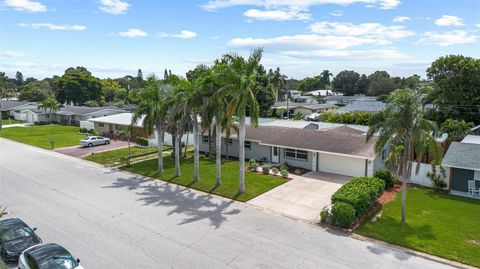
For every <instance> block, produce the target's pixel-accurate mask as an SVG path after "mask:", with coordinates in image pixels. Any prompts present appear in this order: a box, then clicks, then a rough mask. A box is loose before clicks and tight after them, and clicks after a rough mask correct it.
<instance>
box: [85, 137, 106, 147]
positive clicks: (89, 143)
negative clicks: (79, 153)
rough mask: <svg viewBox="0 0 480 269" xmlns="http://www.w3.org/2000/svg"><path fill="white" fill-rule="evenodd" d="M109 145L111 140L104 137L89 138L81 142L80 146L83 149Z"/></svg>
mask: <svg viewBox="0 0 480 269" xmlns="http://www.w3.org/2000/svg"><path fill="white" fill-rule="evenodd" d="M108 144H110V138H106V137H103V136H89V137H87V138H85V139H82V140H80V146H82V147H93V146H98V145H108Z"/></svg>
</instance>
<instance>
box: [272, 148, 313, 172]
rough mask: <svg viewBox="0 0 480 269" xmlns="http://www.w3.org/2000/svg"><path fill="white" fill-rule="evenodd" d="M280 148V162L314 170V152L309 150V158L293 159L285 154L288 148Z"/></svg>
mask: <svg viewBox="0 0 480 269" xmlns="http://www.w3.org/2000/svg"><path fill="white" fill-rule="evenodd" d="M279 150H280V154H279V155H280V162H279V163H286V164H287V165H289V166H293V167H300V168H304V169H308V170H312V165H313V161H312V159H313V157H312V155H313V153H312V152H310V151H307V160H300V159H292V158H289V157H287V156H286V155H285V151H286V148H279Z"/></svg>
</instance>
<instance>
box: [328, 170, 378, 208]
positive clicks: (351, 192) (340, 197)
mask: <svg viewBox="0 0 480 269" xmlns="http://www.w3.org/2000/svg"><path fill="white" fill-rule="evenodd" d="M384 189H385V183H384V182H383V180H381V179H379V178H376V177H356V178H352V179H351V180H350V181H349V182H348V183H347V184H345V185H343V186H342V187H340V189H338V190H337V191H336V192H335V193H334V194H333V196H332V204H335V203H337V202H344V203H347V204H350V205H352V206H353V208H354V209H355V212H356V215H357V216H360V215H362V214H363V213H364V212H365V211H366V210H367V209H368V208H369V207H370V206H371V205H372V204H373V203H375V201H376V200H377V198H378V197H379V196H380V195H382V193H383V190H384Z"/></svg>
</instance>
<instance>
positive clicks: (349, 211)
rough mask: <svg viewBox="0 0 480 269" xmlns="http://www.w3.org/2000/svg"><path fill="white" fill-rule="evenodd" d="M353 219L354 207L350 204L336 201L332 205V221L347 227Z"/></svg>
mask: <svg viewBox="0 0 480 269" xmlns="http://www.w3.org/2000/svg"><path fill="white" fill-rule="evenodd" d="M354 220H355V208H353V206H352V205H351V204H347V203H344V202H338V203H335V204H333V205H332V223H333V225H335V226H338V227H340V228H348V227H350V225H352V223H353V221H354Z"/></svg>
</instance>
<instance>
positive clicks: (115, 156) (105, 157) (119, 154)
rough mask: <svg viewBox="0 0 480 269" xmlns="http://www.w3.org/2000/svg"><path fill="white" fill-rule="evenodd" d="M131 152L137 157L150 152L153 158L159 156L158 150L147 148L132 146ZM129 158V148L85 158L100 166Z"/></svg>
mask: <svg viewBox="0 0 480 269" xmlns="http://www.w3.org/2000/svg"><path fill="white" fill-rule="evenodd" d="M163 149H164V150H168V149H171V147H170V146H164V147H163ZM130 150H131V152H130V154H131V155H137V154H143V153H149V152H151V153H152V154H151V155H152V156H153V155H155V154H158V151H157V148H147V149H145V148H139V147H135V146H132V147H131V149H130ZM127 156H128V148H120V149H115V150H110V151H106V152H100V153H96V154H95V155H89V156H87V157H85V159H86V160H89V161H93V162H96V163H100V164H110V163H112V162H114V161H119V160H120V159H121V158H123V157H127ZM149 156H150V155H149ZM147 157H148V156H147Z"/></svg>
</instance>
